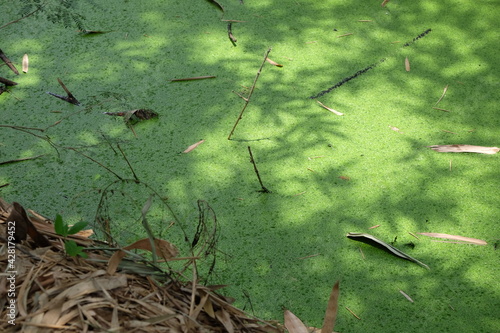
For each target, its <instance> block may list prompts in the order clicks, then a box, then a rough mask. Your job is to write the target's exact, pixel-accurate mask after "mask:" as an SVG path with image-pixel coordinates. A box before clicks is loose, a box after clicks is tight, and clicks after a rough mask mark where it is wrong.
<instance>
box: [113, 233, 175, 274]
mask: <svg viewBox="0 0 500 333" xmlns="http://www.w3.org/2000/svg"><path fill="white" fill-rule="evenodd" d="M155 247H156V250H157V251H158V252H159V254H160V255H161V256H162V257H163V259H165V260H169V259H171V258H173V257H175V256H177V254H178V253H179V252H178V250H177V248H176V247H175V246H174V245H173V244H172V243H169V242H167V241H165V240H162V239H155ZM123 249H124V250H134V249H138V250H146V251H150V252H152V248H151V242H150V240H149V238H144V239H141V240H138V241H137V242H135V243H133V244H131V245H129V246H127V247H124V248H123ZM125 256H126V252H125V251H122V250H119V251H116V252H115V253H114V254H113V255H112V256H111V258H110V259H109V261H108V269H107V272H108V274H110V275H113V274H114V273H115V272H116V270H117V269H118V266H119V265H120V262H121V261H122V259H123V258H125Z"/></svg>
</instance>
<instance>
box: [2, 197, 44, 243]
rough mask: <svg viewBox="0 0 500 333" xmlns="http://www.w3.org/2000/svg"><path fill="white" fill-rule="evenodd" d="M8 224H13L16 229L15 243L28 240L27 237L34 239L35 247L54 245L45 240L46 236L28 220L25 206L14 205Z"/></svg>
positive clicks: (15, 203) (14, 203)
mask: <svg viewBox="0 0 500 333" xmlns="http://www.w3.org/2000/svg"><path fill="white" fill-rule="evenodd" d="M7 221H8V222H13V223H14V224H13V227H14V242H16V243H20V242H21V241H23V240H26V239H27V235H29V236H30V237H31V239H33V241H34V242H35V245H34V247H35V248H36V247H46V246H51V245H52V244H51V243H50V242H49V241H48V240H47V238H45V236H44V235H42V234H41V233H39V232H38V230H37V229H36V228H35V226H34V225H33V223H32V222H31V221H30V219H29V218H28V215H27V214H26V211H25V210H24V208H23V206H21V205H20V204H19V203H17V202H13V203H12V209H11V211H10V214H9V217H8V218H7Z"/></svg>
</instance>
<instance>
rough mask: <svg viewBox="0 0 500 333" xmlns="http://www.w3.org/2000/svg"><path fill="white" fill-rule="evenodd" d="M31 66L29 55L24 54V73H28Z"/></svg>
mask: <svg viewBox="0 0 500 333" xmlns="http://www.w3.org/2000/svg"><path fill="white" fill-rule="evenodd" d="M29 65H30V61H29V58H28V54H24V56H23V73H28V68H29Z"/></svg>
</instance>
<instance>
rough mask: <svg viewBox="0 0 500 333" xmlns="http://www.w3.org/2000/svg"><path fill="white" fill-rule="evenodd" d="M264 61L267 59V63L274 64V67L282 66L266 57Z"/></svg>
mask: <svg viewBox="0 0 500 333" xmlns="http://www.w3.org/2000/svg"><path fill="white" fill-rule="evenodd" d="M266 61H267V62H268V63H270V64H271V65H274V66H276V67H283V65H281V64H278V63H277V62H274V61H272V60H271V59H269V58H266Z"/></svg>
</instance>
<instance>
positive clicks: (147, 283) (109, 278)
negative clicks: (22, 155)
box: [0, 198, 283, 333]
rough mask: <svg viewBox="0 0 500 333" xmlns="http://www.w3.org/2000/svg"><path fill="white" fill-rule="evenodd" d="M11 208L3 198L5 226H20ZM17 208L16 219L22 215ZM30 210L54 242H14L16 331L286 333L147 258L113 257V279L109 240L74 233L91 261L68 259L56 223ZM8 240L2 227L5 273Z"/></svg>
mask: <svg viewBox="0 0 500 333" xmlns="http://www.w3.org/2000/svg"><path fill="white" fill-rule="evenodd" d="M11 207H12V205H11V204H9V203H7V202H6V201H4V200H3V199H1V198H0V224H2V225H6V222H7V221H8V219H9V218H15V219H16V220H20V218H19V217H16V216H15V217H12V216H10V215H11V214H10V213H11V211H12V210H13V209H12V208H11ZM19 207H22V206H20V205H19ZM19 207H17V206H16V208H14V211H15V212H16V213H14V214H17V213H19V214H22V213H20V212H19ZM146 208H148V207H146ZM23 211H24V209H23ZM29 212H30V214H31V216H30V217H26V218H27V219H28V220H29V221H30V222H31V223H32V225H33V227H34V228H35V230H37V232H39V233H40V234H41V235H42V236H43V237H44V238H46V239H48V240H49V243H48V245H47V244H46V245H47V246H44V247H38V248H36V247H34V246H33V244H31V243H28V242H26V241H25V240H22V241H21V243H19V244H16V249H17V250H18V251H16V261H15V270H16V271H17V275H16V283H17V284H18V285H19V286H20V288H19V289H18V292H17V298H16V299H17V308H18V310H19V313H18V314H17V315H16V328H17V327H19V328H21V327H22V328H23V332H28V333H31V332H33V333H34V332H49V331H50V332H54V331H62V330H64V331H67V332H92V331H121V330H126V331H127V332H132V331H133V332H188V331H189V332H191V331H207V332H208V331H212V332H221V331H229V332H231V331H234V332H241V331H246V332H283V329H282V328H281V327H280V326H279V325H278V324H277V323H276V322H272V321H264V320H260V319H258V318H255V317H253V316H251V315H248V314H246V313H245V312H244V311H243V310H240V309H238V308H236V307H234V306H233V305H231V303H232V300H231V299H230V298H226V297H225V296H222V295H220V294H218V293H217V292H216V290H217V289H219V288H220V287H221V286H204V285H201V284H199V283H198V281H197V280H192V281H186V280H185V279H181V277H180V276H179V275H177V272H175V271H173V270H171V269H170V270H168V269H167V270H165V269H160V268H159V267H158V266H156V265H154V264H153V263H152V262H150V261H148V260H144V259H145V258H142V260H137V258H141V257H142V256H141V255H139V254H135V253H131V252H130V251H126V252H128V253H127V255H126V256H125V257H123V258H121V259H120V260H119V262H118V260H116V261H115V259H113V261H114V263H113V264H114V265H116V264H118V267H117V269H116V272H113V274H108V272H107V269H108V262H109V261H110V260H111V259H112V256H111V254H110V253H111V252H112V251H113V250H117V249H113V248H112V247H110V245H109V244H108V243H106V242H101V241H96V240H90V239H88V238H86V237H82V236H79V235H69V236H67V238H68V239H72V240H74V241H75V242H77V243H78V244H80V245H83V246H85V247H86V249H85V251H86V253H87V254H88V255H89V258H88V259H82V258H74V257H70V256H67V255H65V254H64V250H63V246H62V243H63V242H62V240H63V239H62V236H59V235H57V234H56V233H55V231H54V225H53V223H52V222H51V221H49V220H47V219H46V218H44V217H43V216H41V215H40V214H37V213H36V212H33V211H29ZM24 214H26V213H24ZM30 236H31V235H30ZM5 237H7V233H6V228H4V227H0V240H1V242H0V244H1V245H2V246H1V247H0V259H1V260H0V268H1V269H2V271H8V270H12V269H11V268H9V269H7V263H8V261H7V255H8V254H7V250H6V249H7V247H6V245H5V244H4V243H7V240H6V238H5ZM156 241H157V246H156V247H157V249H159V251H158V252H159V253H162V251H163V250H162V248H165V249H167V251H166V252H167V254H166V255H165V256H166V257H167V258H169V256H172V259H174V258H173V256H174V255H176V251H175V250H173V249H174V247H173V244H171V243H169V242H167V241H165V240H156ZM149 246H150V240H149V239H143V240H140V241H138V242H136V243H134V244H132V245H130V246H129V249H132V248H145V249H148V247H149ZM116 253H118V252H116ZM191 262H194V260H193V261H191ZM192 264H193V263H192ZM5 278H6V277H5V276H4V277H2V280H3V279H5ZM4 292H5V291H4ZM2 298H3V296H2ZM192 300H196V303H192ZM190 309H192V311H190ZM7 314H8V309H7V307H6V306H4V307H2V308H1V309H0V315H1V316H2V317H3V318H7ZM10 329H12V327H11V324H9V323H8V322H7V321H6V320H4V321H2V322H0V331H2V332H7V331H8V330H10Z"/></svg>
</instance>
